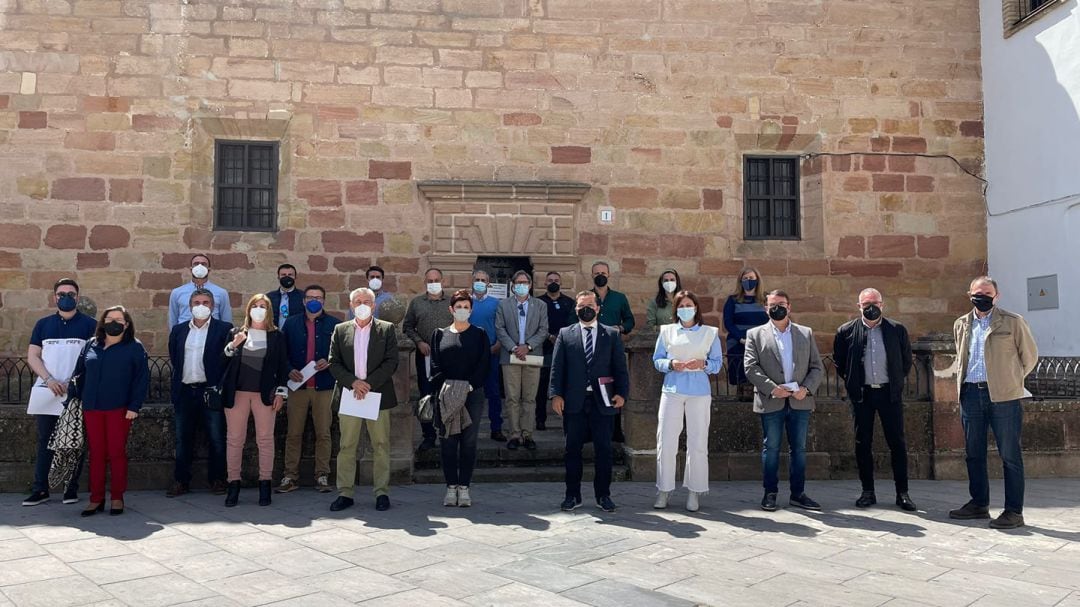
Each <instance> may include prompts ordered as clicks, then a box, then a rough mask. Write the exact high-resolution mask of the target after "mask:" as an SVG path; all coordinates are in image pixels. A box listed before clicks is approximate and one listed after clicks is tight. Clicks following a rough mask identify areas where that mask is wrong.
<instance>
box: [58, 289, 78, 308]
mask: <svg viewBox="0 0 1080 607" xmlns="http://www.w3.org/2000/svg"><path fill="white" fill-rule="evenodd" d="M78 306H79V298H78V296H77V295H68V294H66V293H65V294H63V295H59V296H57V298H56V307H57V308H58V309H59V310H60V311H61V312H70V311H72V310H74V309H75V308H77V307H78Z"/></svg>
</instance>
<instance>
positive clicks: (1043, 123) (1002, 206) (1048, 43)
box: [980, 0, 1080, 356]
mask: <svg viewBox="0 0 1080 607" xmlns="http://www.w3.org/2000/svg"><path fill="white" fill-rule="evenodd" d="M980 1H981V10H980V14H981V25H982V69H983V93H984V104H985V118H984V121H985V134H986V175H987V178H988V179H989V181H990V189H989V191H988V194H987V200H988V207H989V212H990V217H988V219H987V241H988V247H989V266H990V274H991V275H992V276H994V278H996V279H997V280H998V283H999V285H1000V287H1001V300H1000V302H999V303H1000V305H1002V306H1003V307H1005V308H1007V309H1010V310H1013V311H1015V312H1018V313H1020V314H1023V315H1024V317H1025V318H1027V319H1028V322H1029V323H1030V324H1031V327H1032V329H1033V330H1034V332H1035V337H1036V339H1037V340H1038V343H1039V351H1040V354H1043V355H1047V356H1080V316H1078V314H1077V312H1080V4H1078V2H1077V0H1068V1H1067V2H1063V3H1061V4H1059V5H1056V6H1054V7H1051V8H1050V9H1049V10H1050V12H1049V13H1047V14H1045V15H1043V16H1042V17H1041V18H1040V19H1038V20H1037V21H1035V22H1033V23H1032V24H1030V25H1028V26H1027V27H1025V28H1023V29H1021V30H1020V31H1018V32H1016V33H1015V34H1013V35H1012V36H1011V37H1010V38H1008V39H1006V38H1004V37H1003V35H1002V23H1001V2H1002V0H980ZM1047 274H1057V275H1058V290H1059V293H1058V298H1059V304H1060V305H1059V309H1057V310H1036V311H1028V309H1027V279H1028V278H1029V277H1033V276H1043V275H1047Z"/></svg>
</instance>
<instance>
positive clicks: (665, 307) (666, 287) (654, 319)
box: [645, 268, 683, 329]
mask: <svg viewBox="0 0 1080 607" xmlns="http://www.w3.org/2000/svg"><path fill="white" fill-rule="evenodd" d="M682 290H683V288H682V279H681V278H679V273H678V272H676V271H675V270H672V269H671V268H668V269H667V270H664V271H663V272H661V273H660V277H659V278H657V279H656V297H654V298H652V299H650V300H649V305H648V306H647V307H646V309H645V325H646V326H648V327H649V328H650V329H653V328H658V327H660V326H662V325H667V324H671V323H673V322H675V307H674V306H673V305H672V303H671V301H672V297H674V295H675V294H676V293H678V292H679V291H682Z"/></svg>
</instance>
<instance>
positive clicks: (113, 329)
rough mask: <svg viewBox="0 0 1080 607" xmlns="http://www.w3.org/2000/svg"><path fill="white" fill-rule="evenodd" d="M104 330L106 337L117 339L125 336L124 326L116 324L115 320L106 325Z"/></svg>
mask: <svg viewBox="0 0 1080 607" xmlns="http://www.w3.org/2000/svg"><path fill="white" fill-rule="evenodd" d="M103 328H104V329H105V335H108V336H110V337H117V336H119V335H123V334H124V325H122V324H120V323H118V322H116V321H115V320H110V321H109V322H107V323H105V326H104V327H103Z"/></svg>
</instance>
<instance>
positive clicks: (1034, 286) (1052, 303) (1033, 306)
mask: <svg viewBox="0 0 1080 607" xmlns="http://www.w3.org/2000/svg"><path fill="white" fill-rule="evenodd" d="M1057 282H1058V281H1057V274H1051V275H1049V276H1035V277H1032V278H1028V279H1027V292H1028V307H1027V309H1028V311H1029V312H1030V311H1031V310H1056V309H1057V308H1058V286H1057Z"/></svg>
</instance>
